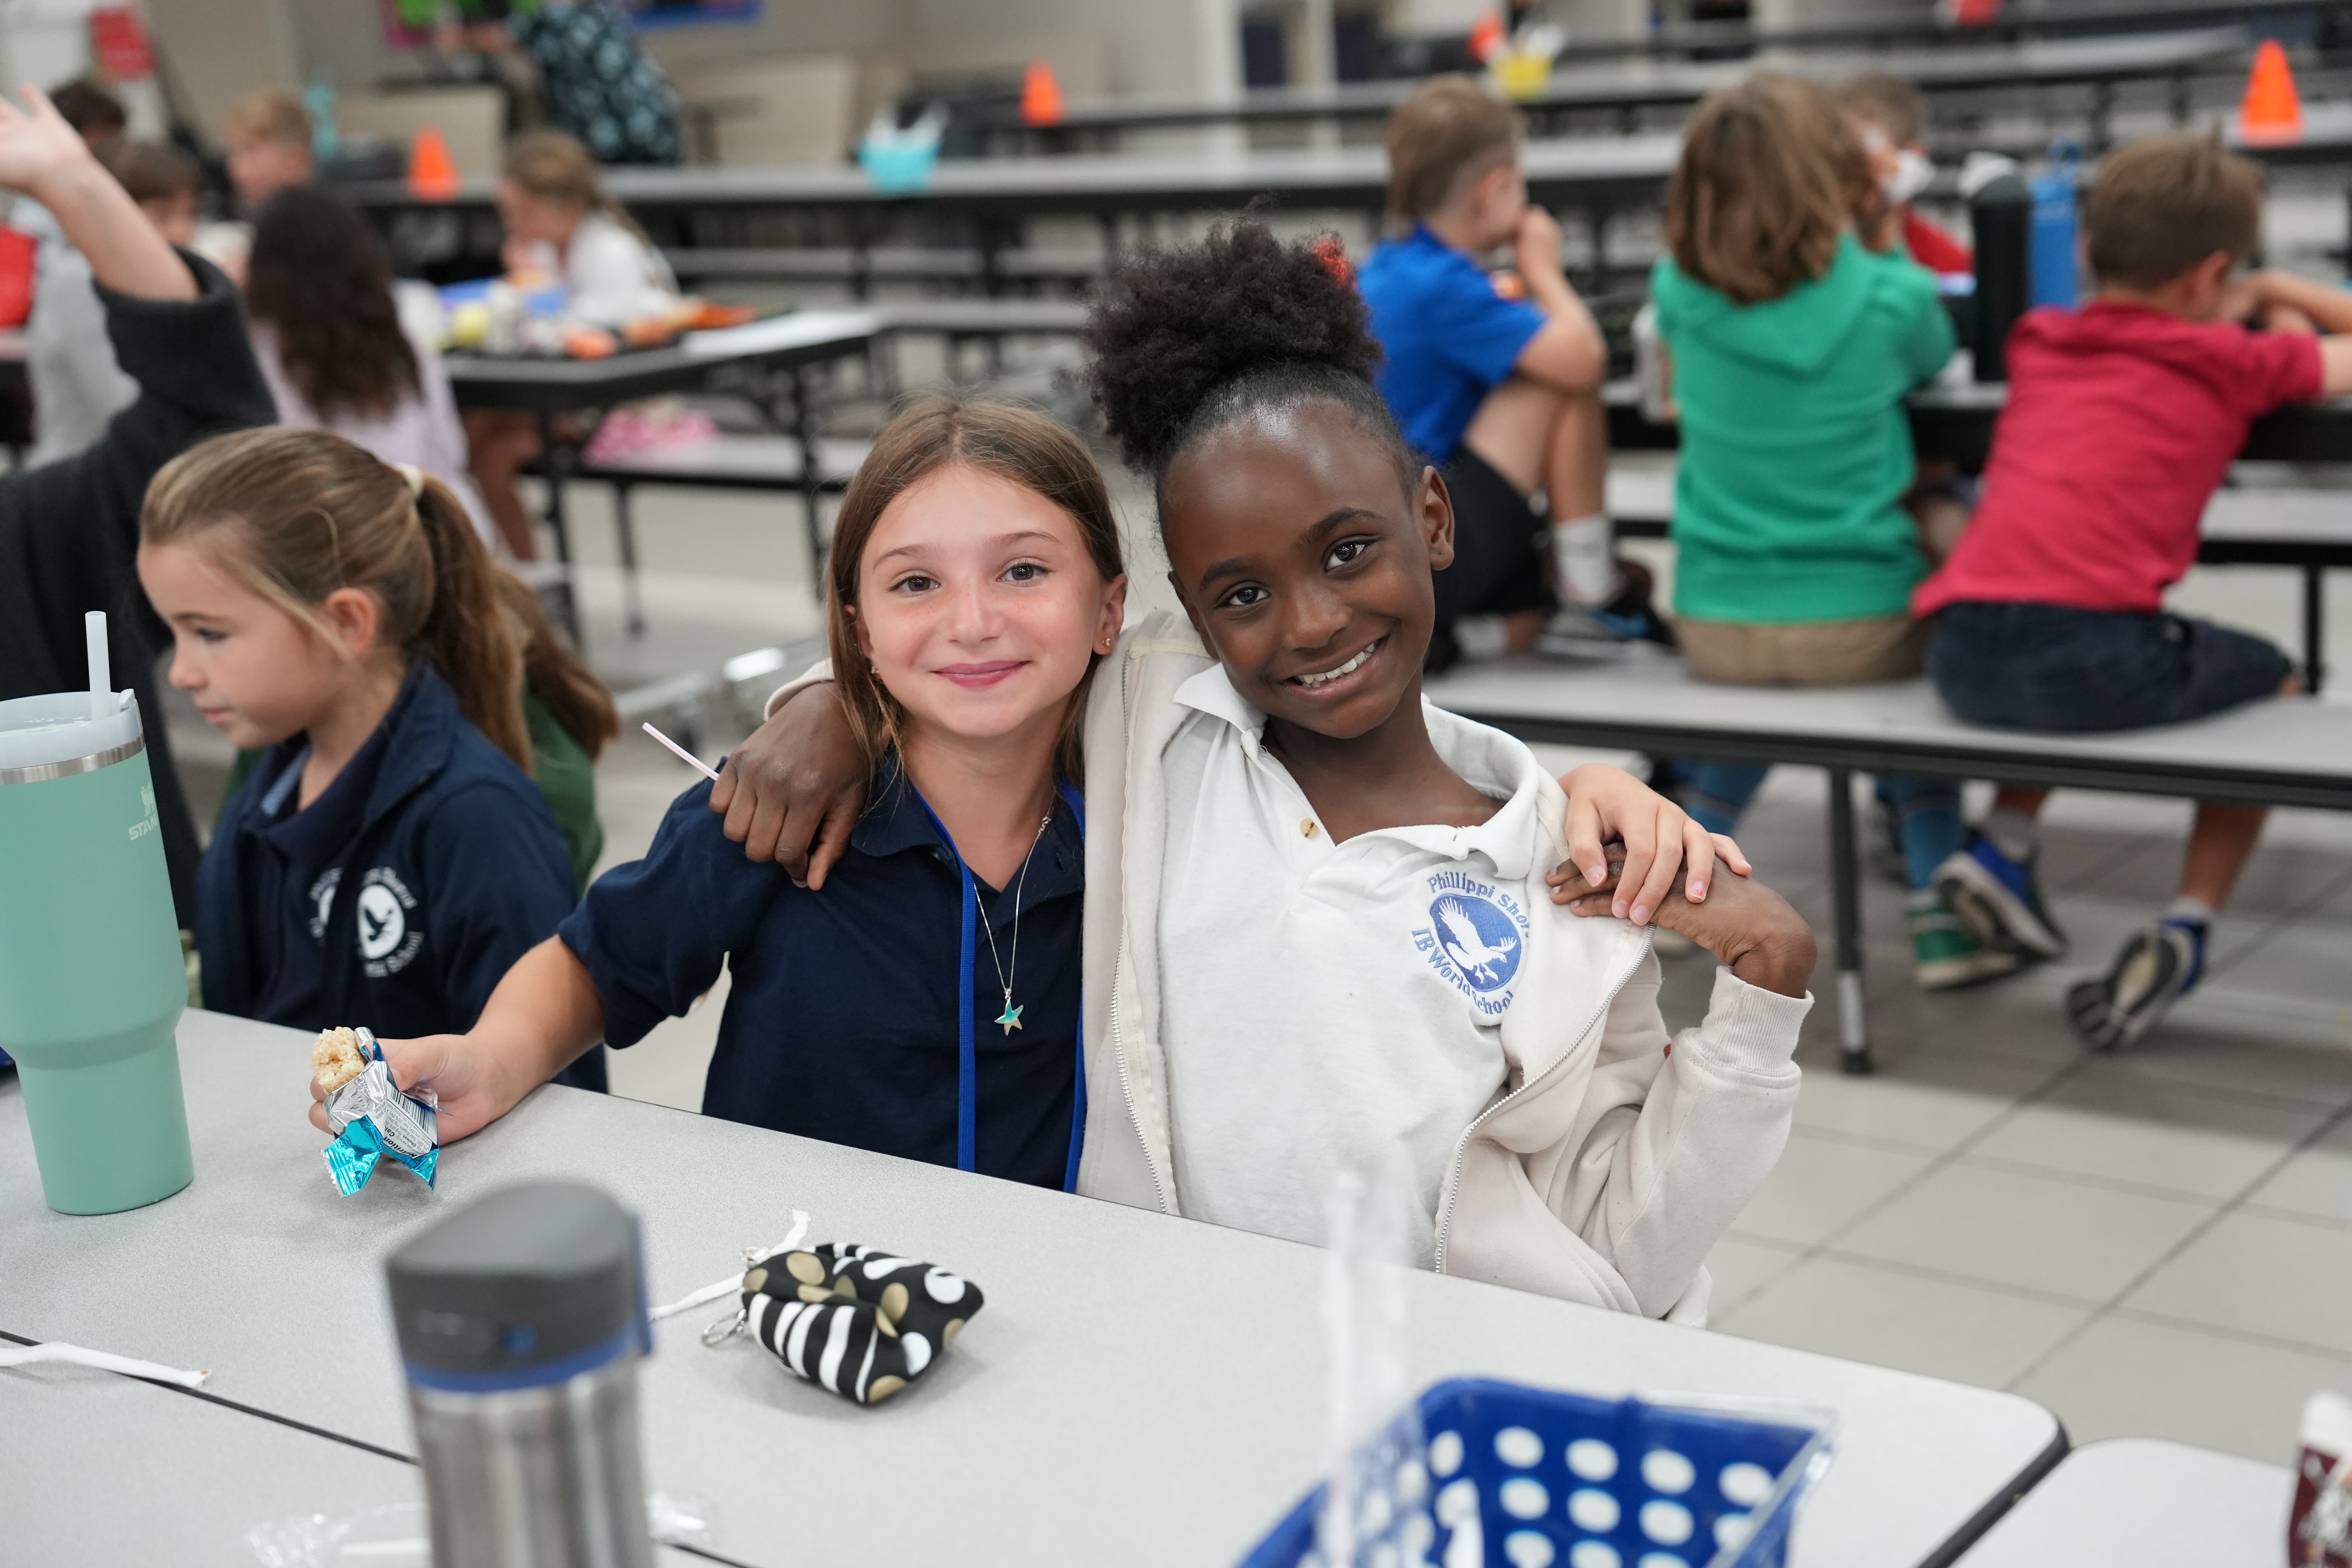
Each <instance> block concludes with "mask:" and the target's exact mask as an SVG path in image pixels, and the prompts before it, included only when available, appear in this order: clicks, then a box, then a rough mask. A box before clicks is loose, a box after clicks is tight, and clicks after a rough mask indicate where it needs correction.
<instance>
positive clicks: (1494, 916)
mask: <svg viewBox="0 0 2352 1568" xmlns="http://www.w3.org/2000/svg"><path fill="white" fill-rule="evenodd" d="M1429 918H1430V921H1432V923H1433V925H1434V926H1435V927H1436V931H1437V942H1438V945H1439V946H1440V947H1442V948H1443V949H1444V951H1445V956H1446V957H1448V958H1450V959H1452V960H1453V961H1454V967H1455V968H1456V969H1458V970H1460V971H1461V972H1462V977H1463V978H1464V979H1465V980H1467V981H1469V982H1470V984H1472V985H1474V986H1476V987H1477V988H1478V989H1479V990H1481V991H1499V990H1501V989H1502V988H1503V987H1504V986H1506V985H1508V984H1510V983H1511V976H1513V975H1514V974H1517V973H1518V972H1519V952H1520V947H1519V936H1518V928H1517V927H1516V926H1514V925H1513V924H1512V923H1511V921H1510V917H1509V916H1507V915H1506V914H1504V913H1503V911H1502V910H1498V909H1496V907H1495V906H1494V905H1492V904H1490V903H1488V902H1487V901H1486V900H1484V899H1470V898H1464V897H1463V896H1462V895H1460V894H1458V893H1448V894H1446V895H1445V896H1444V897H1443V898H1441V899H1439V900H1437V901H1436V902H1435V903H1433V904H1432V905H1430V906H1429Z"/></svg>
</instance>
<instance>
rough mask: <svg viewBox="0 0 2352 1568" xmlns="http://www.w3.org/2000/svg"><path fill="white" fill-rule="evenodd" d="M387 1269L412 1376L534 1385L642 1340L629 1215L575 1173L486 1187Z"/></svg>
mask: <svg viewBox="0 0 2352 1568" xmlns="http://www.w3.org/2000/svg"><path fill="white" fill-rule="evenodd" d="M384 1272H385V1274H386V1275H387V1277H388V1278H389V1279H390V1282H391V1287H392V1315H393V1324H394V1330H395V1331H396V1332H397V1333H398V1335H399V1339H400V1354H401V1359H402V1360H403V1361H404V1362H406V1363H408V1375H409V1379H410V1381H411V1382H415V1383H421V1384H429V1385H432V1386H436V1387H446V1388H456V1389H474V1390H481V1391H492V1390H496V1389H499V1388H510V1387H528V1386H535V1385H538V1384H545V1383H551V1382H556V1381H560V1380H561V1379H562V1378H566V1377H570V1376H572V1375H575V1374H576V1373H581V1372H585V1371H589V1370H591V1369H593V1367H596V1366H599V1365H602V1364H603V1363H604V1362H606V1361H609V1360H611V1359H613V1357H614V1356H616V1355H621V1354H625V1353H626V1352H629V1351H631V1350H635V1349H640V1348H642V1347H643V1345H644V1342H645V1332H646V1325H645V1304H644V1292H643V1289H642V1288H641V1286H640V1282H639V1273H638V1263H637V1230H636V1221H635V1218H634V1217H633V1216H632V1215H629V1214H628V1213H627V1212H626V1211H625V1210H624V1209H623V1208H622V1207H621V1206H620V1205H618V1204H616V1203H614V1201H613V1200H612V1199H611V1198H610V1197H607V1196H606V1195H605V1194H604V1193H602V1192H599V1191H598V1190H597V1189H596V1188H594V1187H591V1186H586V1185H583V1184H580V1183H577V1182H529V1183H524V1184H520V1185H518V1186H511V1187H505V1188H501V1189H500V1190H499V1191H497V1192H494V1193H491V1194H488V1195H487V1196H485V1197H483V1198H480V1199H478V1201H476V1202H475V1203H473V1204H471V1205H467V1207H465V1208H463V1209H460V1210H459V1211H457V1213H456V1214H454V1215H450V1216H449V1217H448V1218H446V1219H445V1220H443V1221H441V1222H440V1223H439V1224H438V1225H436V1226H434V1227H433V1228H432V1229H430V1230H428V1231H426V1232H425V1233H424V1234H423V1235H422V1236H419V1237H416V1238H415V1240H413V1241H411V1242H409V1243H407V1244H406V1245H405V1246H404V1247H400V1248H399V1249H398V1250H397V1251H395V1252H394V1253H393V1255H392V1257H391V1258H389V1259H388V1260H387V1261H386V1262H385V1265H384Z"/></svg>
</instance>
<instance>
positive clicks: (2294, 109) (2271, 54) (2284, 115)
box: [2238, 38, 2303, 142]
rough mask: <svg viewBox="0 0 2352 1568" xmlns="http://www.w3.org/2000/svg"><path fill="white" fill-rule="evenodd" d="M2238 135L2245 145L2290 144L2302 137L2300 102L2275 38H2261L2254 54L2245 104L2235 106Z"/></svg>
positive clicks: (2301, 107) (2301, 105)
mask: <svg viewBox="0 0 2352 1568" xmlns="http://www.w3.org/2000/svg"><path fill="white" fill-rule="evenodd" d="M2238 134H2239V136H2240V137H2241V138H2242V140H2244V141H2248V142H2292V141H2294V139H2295V138H2296V137H2298V136H2301V135H2302V134H2303V100H2302V99H2301V98H2299V97H2298V96H2296V94H2295V90H2294V71H2292V70H2290V69H2289V68H2287V63H2286V51H2285V50H2284V49H2283V48H2281V47H2279V43H2278V40H2277V39H2276V38H2264V39H2263V47H2261V48H2259V49H2256V50H2255V51H2254V68H2253V69H2252V71H2251V72H2249V73H2247V76H2246V97H2245V101H2244V102H2242V103H2241V104H2240V105H2239V106H2238Z"/></svg>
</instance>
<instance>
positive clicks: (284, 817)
mask: <svg viewBox="0 0 2352 1568" xmlns="http://www.w3.org/2000/svg"><path fill="white" fill-rule="evenodd" d="M415 690H416V682H415V679H413V678H412V679H408V680H406V681H404V683H403V684H402V686H401V689H400V695H399V696H397V697H395V698H394V700H393V704H392V707H391V708H390V710H387V711H386V712H385V714H384V717H383V722H382V723H380V724H378V725H377V726H376V727H375V732H374V733H373V734H371V735H370V736H369V737H368V738H367V740H366V741H365V742H363V743H362V745H361V747H360V749H359V750H358V751H356V752H352V760H351V761H350V762H348V763H344V764H343V771H342V772H341V773H337V774H336V775H335V777H334V781H333V782H332V783H331V784H328V785H327V787H326V788H325V789H323V790H321V791H320V793H319V798H318V799H316V800H314V801H312V802H311V803H310V805H307V806H305V805H297V804H296V801H297V799H298V797H299V794H300V791H301V787H302V770H303V769H304V768H305V767H307V766H309V765H310V740H309V738H308V737H307V736H302V735H297V736H296V737H295V738H294V739H293V740H291V741H288V742H282V743H281V744H280V746H279V748H278V750H279V752H281V753H282V754H281V755H280V756H278V757H277V758H274V759H272V760H273V761H276V762H278V763H282V764H283V765H282V768H281V770H280V771H279V772H278V777H277V778H276V779H275V780H274V781H272V783H271V784H270V785H269V789H268V793H267V794H265V795H262V797H261V798H260V799H259V800H258V801H256V802H255V803H254V806H253V809H252V810H251V811H249V812H247V814H246V816H245V820H244V821H243V822H242V823H241V824H240V825H239V826H240V830H241V831H242V832H244V833H245V834H246V835H247V837H250V838H251V839H252V840H253V841H254V842H253V847H252V852H251V854H250V856H249V858H247V868H248V874H249V875H250V877H251V879H252V882H251V886H252V889H253V896H252V897H251V898H250V899H249V900H247V902H246V906H245V919H246V940H247V942H249V943H250V944H251V948H250V951H251V952H252V953H253V956H254V961H255V963H254V967H255V970H256V971H257V973H259V974H260V975H261V977H262V978H261V989H260V992H259V994H257V995H256V996H255V997H254V998H253V1016H254V1017H257V1018H259V1019H262V1020H264V1021H265V1022H268V1023H272V1024H292V1025H294V1026H297V1027H299V1026H300V1025H301V1024H302V1023H306V1022H308V1021H309V1020H310V1019H311V1018H313V1017H316V1016H320V1004H321V1003H322V1001H323V999H324V992H325V974H326V968H327V966H326V964H325V963H324V962H323V961H322V958H321V949H322V948H323V947H324V945H325V942H326V939H327V921H328V917H329V916H330V915H331V913H332V912H333V910H334V907H335V889H336V888H337V887H338V886H340V885H341V881H342V876H343V858H344V852H345V851H346V850H348V849H349V848H350V847H352V840H353V839H355V838H357V837H359V836H360V829H361V827H362V826H365V824H366V822H367V803H368V797H369V796H370V795H373V794H374V793H375V781H376V775H377V774H378V773H381V772H382V771H383V754H384V751H385V749H386V748H387V747H388V746H389V745H390V744H391V741H392V732H393V731H394V730H395V729H397V728H398V727H399V722H400V721H401V720H402V719H403V718H404V717H405V715H406V710H407V707H408V704H409V700H410V699H411V698H412V697H413V696H414V695H415ZM364 934H365V933H364V932H362V935H364Z"/></svg>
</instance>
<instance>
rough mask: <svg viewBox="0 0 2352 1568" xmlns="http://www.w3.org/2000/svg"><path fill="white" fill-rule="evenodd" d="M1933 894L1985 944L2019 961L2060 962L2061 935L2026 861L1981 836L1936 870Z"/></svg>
mask: <svg viewBox="0 0 2352 1568" xmlns="http://www.w3.org/2000/svg"><path fill="white" fill-rule="evenodd" d="M1936 891H1937V893H1938V894H1939V895H1941V897H1942V898H1943V900H1944V901H1945V902H1946V903H1948V904H1949V905H1950V906H1951V907H1952V910H1953V911H1954V912H1955V913H1957V914H1958V916H1959V917H1960V918H1961V919H1962V920H1964V921H1968V922H1969V930H1970V931H1974V932H1975V933H1976V937H1977V941H1978V942H1980V943H1982V944H1983V945H1984V946H1986V947H1989V948H1992V949H1995V950H1996V951H1999V952H2011V953H2015V954H2016V955H2018V956H2019V957H2020V958H2023V959H2026V960H2029V961H2031V960H2037V959H2044V958H2061V957H2063V956H2064V955H2065V952H2066V933H2065V932H2063V931H2060V930H2059V929H2058V922H2057V921H2053V920H2052V919H2051V918H2050V910H2049V908H2048V906H2047V905H2045V904H2043V903H2042V886H2041V883H2040V881H2039V880H2038V879H2036V878H2035V877H2034V875H2033V862H2032V860H2031V859H2026V860H2012V859H2011V858H2009V857H2008V856H2007V855H2004V854H2003V853H2001V849H2000V846H1999V845H1998V844H1995V843H1994V842H1993V841H1992V840H1991V839H1990V838H1988V837H1985V836H1984V835H1983V834H1981V833H1971V834H1970V835H1969V843H1968V847H1967V848H1965V849H1962V850H1961V851H1959V852H1958V854H1956V855H1954V856H1952V857H1951V858H1949V859H1948V860H1946V861H1945V862H1944V863H1943V864H1942V865H1940V866H1938V867H1937V868H1936Z"/></svg>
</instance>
